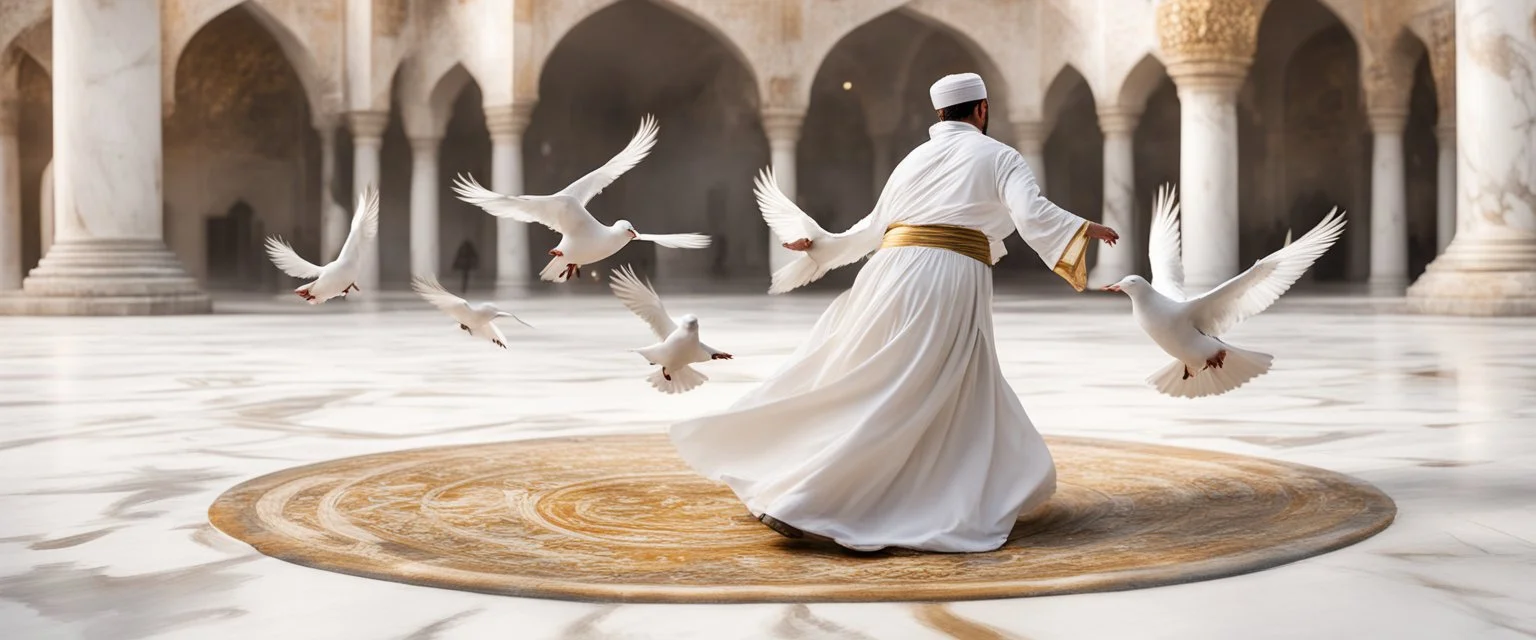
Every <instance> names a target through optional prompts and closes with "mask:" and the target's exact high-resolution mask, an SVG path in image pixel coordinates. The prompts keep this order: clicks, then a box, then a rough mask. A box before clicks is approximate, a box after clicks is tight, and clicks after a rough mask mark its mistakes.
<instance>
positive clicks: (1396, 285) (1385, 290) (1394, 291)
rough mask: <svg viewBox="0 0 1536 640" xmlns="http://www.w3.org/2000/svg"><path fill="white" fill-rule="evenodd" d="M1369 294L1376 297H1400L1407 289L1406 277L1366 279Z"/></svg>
mask: <svg viewBox="0 0 1536 640" xmlns="http://www.w3.org/2000/svg"><path fill="white" fill-rule="evenodd" d="M1366 288H1367V289H1368V290H1369V291H1370V295H1371V296H1372V297H1376V298H1400V297H1402V295H1403V293H1404V292H1406V291H1407V290H1408V279H1407V278H1372V279H1370V280H1367V281H1366Z"/></svg>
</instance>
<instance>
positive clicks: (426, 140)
mask: <svg viewBox="0 0 1536 640" xmlns="http://www.w3.org/2000/svg"><path fill="white" fill-rule="evenodd" d="M409 141H410V143H411V151H412V152H413V153H426V152H431V153H433V154H436V153H437V150H438V147H439V146H440V145H442V143H443V137H442V136H412V137H410V138H409Z"/></svg>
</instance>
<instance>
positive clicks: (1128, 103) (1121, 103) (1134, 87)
mask: <svg viewBox="0 0 1536 640" xmlns="http://www.w3.org/2000/svg"><path fill="white" fill-rule="evenodd" d="M1167 78H1168V70H1167V69H1165V68H1163V62H1162V61H1161V60H1158V59H1157V56H1155V55H1152V54H1151V53H1148V54H1147V55H1145V56H1142V58H1141V60H1139V61H1137V62H1136V66H1134V67H1131V71H1130V73H1127V74H1126V75H1125V79H1124V80H1122V81H1121V82H1120V87H1119V88H1118V89H1117V90H1116V91H1115V94H1114V101H1113V105H1114V106H1116V107H1119V108H1121V109H1126V110H1129V111H1132V112H1136V113H1140V112H1141V110H1142V109H1143V108H1144V107H1145V106H1146V104H1147V99H1148V98H1150V97H1152V92H1154V91H1157V88H1158V87H1159V86H1162V84H1163V81H1164V80H1166V79H1167ZM1106 106H1108V105H1106Z"/></svg>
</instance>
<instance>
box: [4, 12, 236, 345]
mask: <svg viewBox="0 0 1536 640" xmlns="http://www.w3.org/2000/svg"><path fill="white" fill-rule="evenodd" d="M104 51H107V52H111V54H110V55H104V54H103V52H104ZM160 57H161V55H160V3H159V2H158V0H113V1H111V2H108V1H106V0H56V1H55V2H54V3H53V126H54V132H53V140H54V178H55V180H54V184H55V196H56V198H57V201H56V207H55V216H56V218H55V220H54V242H53V244H52V246H50V247H48V252H47V254H46V255H45V256H44V257H43V259H42V261H41V262H39V263H38V265H37V268H36V269H33V270H32V273H31V274H29V275H28V276H27V278H26V280H25V281H24V282H23V283H22V289H23V291H24V293H23V295H20V296H5V297H3V298H0V313H21V314H37V315H150V314H174V313H207V312H208V311H210V310H211V309H212V306H213V305H212V303H211V302H210V301H209V299H208V296H207V295H205V294H204V293H203V292H202V291H200V290H199V289H198V285H197V281H195V280H193V279H192V277H191V276H189V275H188V274H187V272H186V269H185V268H183V267H182V265H181V263H180V261H178V260H177V259H176V256H175V255H174V254H172V253H171V251H170V250H169V249H167V248H166V246H165V241H164V226H163V220H162V216H163V215H164V200H163V198H162V196H163V193H162V191H161V170H162V167H161V160H162V149H161V140H160V125H161V104H160V97H161V92H160V82H161V78H160V71H161V69H160Z"/></svg>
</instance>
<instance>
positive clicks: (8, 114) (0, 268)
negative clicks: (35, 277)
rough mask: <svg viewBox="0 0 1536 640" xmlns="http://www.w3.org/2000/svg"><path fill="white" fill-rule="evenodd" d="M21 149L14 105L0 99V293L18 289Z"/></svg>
mask: <svg viewBox="0 0 1536 640" xmlns="http://www.w3.org/2000/svg"><path fill="white" fill-rule="evenodd" d="M21 275H22V274H21V147H20V144H19V143H18V142H17V140H16V102H15V101H13V100H10V99H7V98H0V291H14V290H16V289H20V288H21Z"/></svg>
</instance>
